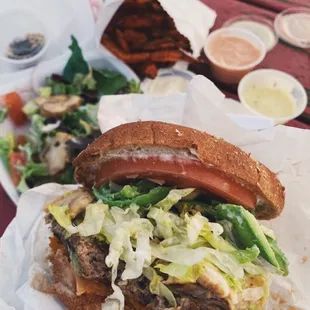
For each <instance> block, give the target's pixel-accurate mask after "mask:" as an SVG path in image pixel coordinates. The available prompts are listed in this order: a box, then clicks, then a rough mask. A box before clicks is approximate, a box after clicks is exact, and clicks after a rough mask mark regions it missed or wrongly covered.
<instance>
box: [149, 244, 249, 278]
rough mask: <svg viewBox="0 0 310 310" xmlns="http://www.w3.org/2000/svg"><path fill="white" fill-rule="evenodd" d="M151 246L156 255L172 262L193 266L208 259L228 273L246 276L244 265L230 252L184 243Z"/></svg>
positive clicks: (237, 276) (235, 275)
mask: <svg viewBox="0 0 310 310" xmlns="http://www.w3.org/2000/svg"><path fill="white" fill-rule="evenodd" d="M151 247H152V255H153V256H154V257H156V258H159V259H162V260H165V261H168V262H171V263H177V264H180V265H188V266H193V265H195V264H199V263H200V262H202V261H203V260H207V261H208V262H210V263H212V264H213V265H215V266H216V267H217V268H219V269H220V270H221V271H223V272H225V273H226V274H228V275H231V276H233V277H235V278H237V279H241V278H243V277H244V270H243V267H242V265H241V264H240V263H239V262H238V261H237V259H236V258H235V257H234V256H233V255H232V254H230V253H224V252H220V251H217V250H215V249H212V248H207V247H199V248H195V249H192V248H189V247H187V246H184V245H175V246H170V247H165V248H164V247H162V246H161V245H158V244H154V243H152V244H151Z"/></svg>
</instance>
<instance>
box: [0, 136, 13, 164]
mask: <svg viewBox="0 0 310 310" xmlns="http://www.w3.org/2000/svg"><path fill="white" fill-rule="evenodd" d="M14 147H15V141H14V135H13V133H9V134H8V135H7V136H6V137H0V157H1V159H2V160H3V162H4V164H5V166H6V167H7V169H9V167H10V162H9V157H10V154H11V153H12V152H13V150H14Z"/></svg>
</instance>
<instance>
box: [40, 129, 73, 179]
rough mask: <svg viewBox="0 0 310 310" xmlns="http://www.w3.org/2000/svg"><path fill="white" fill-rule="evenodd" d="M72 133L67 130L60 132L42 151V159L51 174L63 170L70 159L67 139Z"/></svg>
mask: <svg viewBox="0 0 310 310" xmlns="http://www.w3.org/2000/svg"><path fill="white" fill-rule="evenodd" d="M69 139H71V135H69V134H67V133H65V132H58V133H57V134H56V136H55V137H53V138H51V139H50V140H49V141H48V142H47V145H46V146H45V148H44V149H43V151H42V153H41V160H42V161H43V162H45V163H46V164H47V167H48V171H49V173H50V175H55V174H57V173H58V172H60V171H62V170H63V169H64V168H65V167H66V164H67V163H68V162H69V161H70V159H69V154H68V150H67V141H68V140H69Z"/></svg>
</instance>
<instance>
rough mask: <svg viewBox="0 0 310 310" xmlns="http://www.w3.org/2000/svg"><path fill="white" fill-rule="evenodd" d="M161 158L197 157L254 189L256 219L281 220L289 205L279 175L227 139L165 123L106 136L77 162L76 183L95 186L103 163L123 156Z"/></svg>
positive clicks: (138, 125) (123, 129)
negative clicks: (149, 153) (162, 154)
mask: <svg viewBox="0 0 310 310" xmlns="http://www.w3.org/2000/svg"><path fill="white" fill-rule="evenodd" d="M149 149H152V150H153V151H154V152H157V154H160V152H162V151H165V152H167V151H168V152H171V153H173V154H178V153H179V154H181V153H182V154H183V155H182V156H184V154H185V152H187V153H188V154H190V156H195V158H196V159H197V158H198V159H199V160H200V161H201V162H202V163H203V164H204V165H205V166H206V167H212V168H213V169H216V170H217V171H219V172H220V173H222V174H224V175H225V176H227V177H229V178H231V179H232V180H234V181H235V182H238V183H239V184H242V185H243V186H244V187H246V188H248V189H250V190H251V191H252V192H253V193H254V194H255V195H256V197H257V201H258V204H257V206H256V209H255V216H256V217H257V218H258V219H271V218H275V217H276V216H278V215H279V214H280V213H281V211H282V209H283V207H284V201H285V190H284V187H283V186H282V185H281V183H280V182H279V180H278V179H277V177H276V175H275V174H274V173H273V172H271V171H270V170H269V169H268V168H267V167H266V166H264V165H263V164H261V163H259V162H258V161H256V160H255V159H253V158H252V157H251V156H250V155H249V154H247V153H245V152H244V151H242V150H241V149H240V148H239V147H237V146H234V145H232V144H230V143H228V142H226V141H224V140H223V139H218V138H216V137H214V136H212V135H210V134H208V133H203V132H201V131H198V130H195V129H192V128H188V127H184V126H179V125H174V124H167V123H163V122H153V121H148V122H135V123H128V124H124V125H120V126H118V127H115V128H113V129H111V130H109V131H107V132H106V133H104V134H102V135H101V136H100V137H99V138H97V139H96V140H95V141H94V142H93V143H91V144H90V145H89V146H88V147H87V148H86V149H85V150H84V151H83V152H82V153H80V155H79V156H78V157H77V158H76V159H75V160H74V161H73V164H74V165H75V167H76V168H75V179H76V181H77V182H78V183H80V184H83V185H84V186H86V187H92V186H94V184H95V178H96V172H97V171H98V170H99V169H100V167H101V165H102V163H103V162H105V161H106V160H108V159H111V158H113V157H114V156H119V154H122V152H123V153H124V152H126V154H127V155H128V154H129V155H130V152H137V150H138V152H140V154H143V152H146V150H149Z"/></svg>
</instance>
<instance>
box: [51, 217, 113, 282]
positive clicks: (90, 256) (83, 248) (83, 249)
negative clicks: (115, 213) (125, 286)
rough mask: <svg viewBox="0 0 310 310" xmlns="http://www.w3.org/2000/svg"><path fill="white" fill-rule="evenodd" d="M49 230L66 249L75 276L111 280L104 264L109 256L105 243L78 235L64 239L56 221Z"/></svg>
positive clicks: (63, 232)
mask: <svg viewBox="0 0 310 310" xmlns="http://www.w3.org/2000/svg"><path fill="white" fill-rule="evenodd" d="M51 229H52V232H53V234H54V235H55V237H56V238H57V239H58V240H60V241H61V242H62V243H63V244H64V245H65V246H66V248H67V249H68V252H69V254H70V258H71V262H72V265H73V268H74V270H75V272H76V273H77V274H79V275H80V276H82V277H84V278H86V279H90V280H105V279H111V269H110V268H109V267H108V266H107V265H106V263H105V258H106V256H107V255H108V254H109V246H108V245H107V244H106V243H103V242H98V241H96V240H95V239H94V238H92V239H91V238H85V237H81V236H78V235H72V236H71V237H70V238H66V230H65V229H64V228H63V227H61V226H60V225H59V224H58V223H57V222H56V221H53V222H52V226H51Z"/></svg>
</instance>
